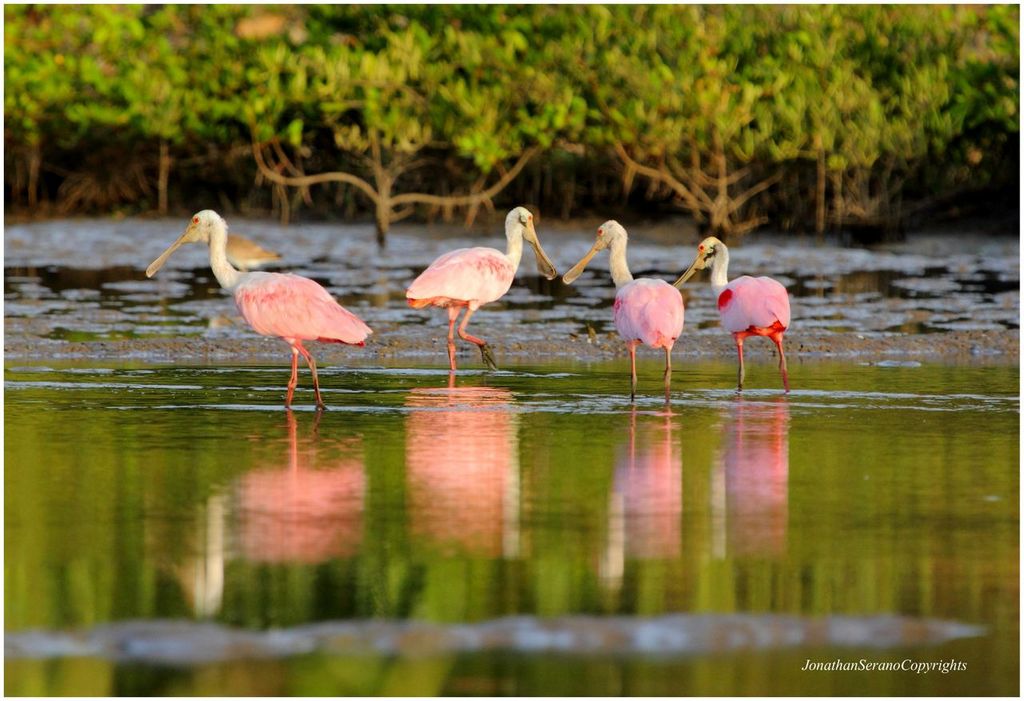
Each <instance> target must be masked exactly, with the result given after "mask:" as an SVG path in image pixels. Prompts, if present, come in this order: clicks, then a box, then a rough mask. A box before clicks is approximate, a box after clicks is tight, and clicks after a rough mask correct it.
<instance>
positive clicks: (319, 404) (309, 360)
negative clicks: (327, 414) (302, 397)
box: [295, 343, 327, 409]
mask: <svg viewBox="0 0 1024 701" xmlns="http://www.w3.org/2000/svg"><path fill="white" fill-rule="evenodd" d="M295 347H296V348H298V349H299V352H300V353H302V357H303V358H305V359H306V364H307V365H309V372H310V373H311V374H312V375H313V392H314V393H315V394H316V408H317V409H326V408H327V405H326V404H324V400H323V397H321V396H320V380H318V379H317V377H316V361H315V360H313V356H312V354H310V352H309V351H308V350H306V349H305V348H304V347H303V345H302V344H301V343H296V344H295Z"/></svg>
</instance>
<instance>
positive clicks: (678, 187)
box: [615, 143, 701, 210]
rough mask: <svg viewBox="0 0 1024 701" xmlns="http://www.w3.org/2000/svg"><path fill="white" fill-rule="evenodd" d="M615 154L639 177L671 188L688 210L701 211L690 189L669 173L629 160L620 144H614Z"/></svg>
mask: <svg viewBox="0 0 1024 701" xmlns="http://www.w3.org/2000/svg"><path fill="white" fill-rule="evenodd" d="M615 153H616V154H617V155H618V156H619V158H621V159H622V162H623V163H626V164H628V165H630V166H632V167H633V169H634V170H636V172H638V173H640V174H641V175H645V176H647V177H648V178H650V179H651V180H655V181H657V182H662V183H664V184H665V185H668V186H669V187H670V188H672V190H673V191H674V192H675V193H676V195H678V196H679V197H680V198H681V199H682V200H683V201H684V202H685V203H686V206H687V207H689V208H690V209H694V210H699V209H701V205H700V202H698V200H697V198H696V197H695V196H694V194H693V193H692V192H691V191H690V189H689V188H688V187H686V185H684V184H683V183H681V182H679V181H678V180H676V179H675V178H674V177H673V176H672V174H671V173H668V172H666V171H664V170H661V169H658V168H651V167H650V166H645V165H643V164H642V163H640V162H638V161H635V160H633V158H631V157H630V155H629V154H628V153H626V149H625V148H624V147H623V146H622V144H621V143H616V144H615Z"/></svg>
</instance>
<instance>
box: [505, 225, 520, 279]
mask: <svg viewBox="0 0 1024 701" xmlns="http://www.w3.org/2000/svg"><path fill="white" fill-rule="evenodd" d="M505 257H506V258H508V260H509V262H510V263H511V264H512V269H513V270H519V261H520V260H522V258H523V234H522V232H519V231H513V232H511V233H509V234H508V248H506V249H505Z"/></svg>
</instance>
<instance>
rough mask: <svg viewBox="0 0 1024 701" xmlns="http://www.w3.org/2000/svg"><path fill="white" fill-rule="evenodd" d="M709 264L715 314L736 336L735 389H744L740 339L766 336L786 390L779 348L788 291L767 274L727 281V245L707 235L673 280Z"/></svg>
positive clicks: (785, 323)
mask: <svg viewBox="0 0 1024 701" xmlns="http://www.w3.org/2000/svg"><path fill="white" fill-rule="evenodd" d="M707 267H710V268H711V289H712V290H714V291H715V296H716V297H717V298H718V315H719V316H720V317H721V319H722V328H724V329H725V330H726V331H728V332H729V333H731V334H732V337H733V338H734V339H735V340H736V352H737V354H738V355H739V360H740V370H739V381H738V386H737V388H736V389H738V390H741V389H743V340H744V339H745V338H747V337H748V336H767V337H768V338H770V339H771V340H772V343H774V344H775V346H776V347H777V348H778V349H779V371H780V372H781V373H782V385H783V387H785V388H786V391H787V392H788V391H789V373H788V372H787V370H786V354H785V352H784V351H783V350H782V335H783V334H784V333H786V329H788V328H789V294H788V293H787V292H786V288H785V287H783V286H782V283H780V282H778V281H776V280H772V279H771V278H769V277H750V276H749V275H744V276H743V277H738V278H736V279H735V280H733V281H732V282H729V278H728V269H729V249H728V248H726V247H725V244H724V243H722V242H721V241H719V240H718V239H716V238H715V237H714V236H710V237H708V238H706V239H704V240H703V241H701V242H700V245H699V246H697V258H696V259H695V260H694V261H693V265H691V266H690V267H689V269H687V271H686V272H685V273H683V274H682V275H681V276H679V279H678V280H676V281H675V286H676V287H679V286H681V285H682V284H683V283H684V282H686V281H687V280H688V279H689V278H690V276H691V275H693V274H694V273H695V272H697V271H698V270H704V269H705V268H707Z"/></svg>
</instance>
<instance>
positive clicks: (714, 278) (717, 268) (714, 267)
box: [711, 243, 729, 295]
mask: <svg viewBox="0 0 1024 701" xmlns="http://www.w3.org/2000/svg"><path fill="white" fill-rule="evenodd" d="M716 248H717V249H718V250H716V251H715V256H714V258H712V259H711V289H712V290H714V291H715V294H716V295H720V294H722V290H724V289H725V286H726V285H728V284H729V249H728V248H726V247H725V244H722V243H720V244H718V245H717V246H716Z"/></svg>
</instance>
